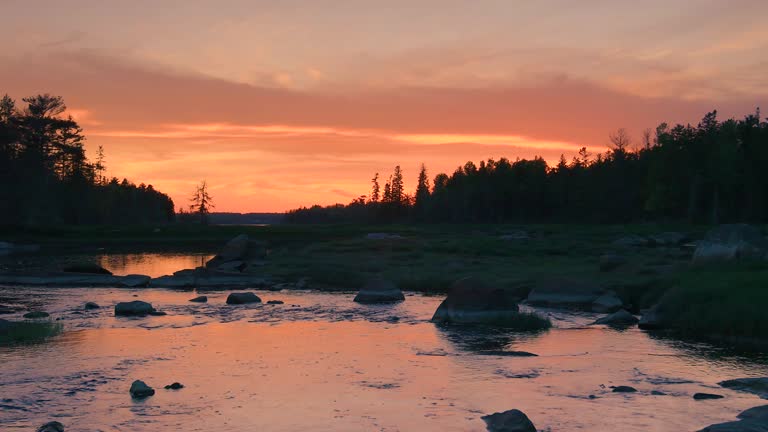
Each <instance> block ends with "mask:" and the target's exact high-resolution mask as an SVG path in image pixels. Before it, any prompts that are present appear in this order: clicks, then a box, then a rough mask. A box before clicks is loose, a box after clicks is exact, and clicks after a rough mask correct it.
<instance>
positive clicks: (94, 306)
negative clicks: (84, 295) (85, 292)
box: [84, 302, 101, 310]
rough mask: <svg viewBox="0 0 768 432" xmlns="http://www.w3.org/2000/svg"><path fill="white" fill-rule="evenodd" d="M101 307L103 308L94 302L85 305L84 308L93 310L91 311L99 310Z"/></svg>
mask: <svg viewBox="0 0 768 432" xmlns="http://www.w3.org/2000/svg"><path fill="white" fill-rule="evenodd" d="M100 307H101V306H99V305H98V304H96V303H94V302H86V303H85V306H84V308H85V309H88V310H91V309H99V308H100Z"/></svg>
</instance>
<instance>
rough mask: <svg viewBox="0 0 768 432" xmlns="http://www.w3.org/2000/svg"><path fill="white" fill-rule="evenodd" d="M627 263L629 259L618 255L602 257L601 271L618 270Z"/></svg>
mask: <svg viewBox="0 0 768 432" xmlns="http://www.w3.org/2000/svg"><path fill="white" fill-rule="evenodd" d="M626 263H627V259H626V258H624V257H623V256H621V255H618V254H605V255H600V271H601V272H609V271H613V270H616V269H617V268H619V267H621V266H623V265H624V264H626Z"/></svg>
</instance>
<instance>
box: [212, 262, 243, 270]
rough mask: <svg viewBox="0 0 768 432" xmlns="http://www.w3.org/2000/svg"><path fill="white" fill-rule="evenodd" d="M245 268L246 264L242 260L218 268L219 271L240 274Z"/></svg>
mask: <svg viewBox="0 0 768 432" xmlns="http://www.w3.org/2000/svg"><path fill="white" fill-rule="evenodd" d="M244 267H245V263H244V262H242V261H240V260H235V261H228V262H225V263H222V264H220V265H219V266H218V267H216V270H219V271H229V272H240V271H242V270H243V268H244Z"/></svg>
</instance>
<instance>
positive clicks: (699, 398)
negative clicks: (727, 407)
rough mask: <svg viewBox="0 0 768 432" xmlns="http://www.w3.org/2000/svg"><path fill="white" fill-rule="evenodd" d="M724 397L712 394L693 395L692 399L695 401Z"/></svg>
mask: <svg viewBox="0 0 768 432" xmlns="http://www.w3.org/2000/svg"><path fill="white" fill-rule="evenodd" d="M724 397H725V396H723V395H719V394H712V393H696V394H694V395H693V398H694V399H696V400H709V399H722V398H724Z"/></svg>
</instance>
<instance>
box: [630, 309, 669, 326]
mask: <svg viewBox="0 0 768 432" xmlns="http://www.w3.org/2000/svg"><path fill="white" fill-rule="evenodd" d="M637 326H638V327H640V328H641V329H643V330H660V329H663V328H664V322H663V320H662V319H661V314H660V313H659V309H658V307H655V306H654V307H652V308H650V309H646V310H644V311H642V315H641V316H640V321H639V322H638V323H637Z"/></svg>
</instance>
